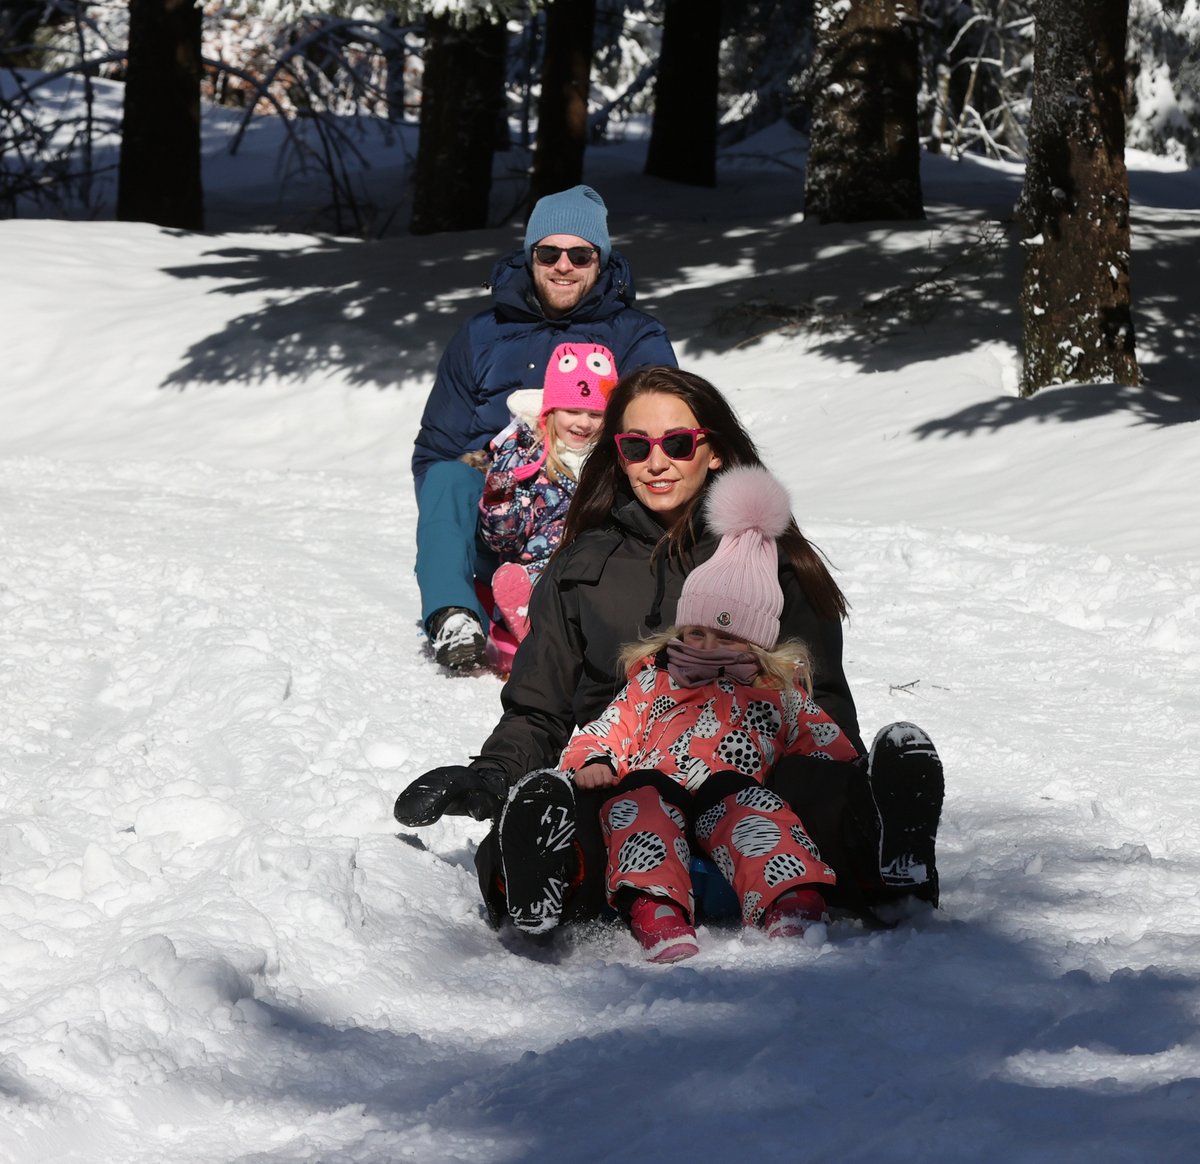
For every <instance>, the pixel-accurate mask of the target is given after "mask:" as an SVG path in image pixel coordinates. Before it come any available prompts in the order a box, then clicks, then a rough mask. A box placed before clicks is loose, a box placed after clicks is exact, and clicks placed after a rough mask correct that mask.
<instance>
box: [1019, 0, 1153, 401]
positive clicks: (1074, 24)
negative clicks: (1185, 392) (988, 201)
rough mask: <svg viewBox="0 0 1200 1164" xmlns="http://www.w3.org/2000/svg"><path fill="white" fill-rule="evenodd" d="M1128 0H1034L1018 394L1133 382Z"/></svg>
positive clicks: (1023, 193)
mask: <svg viewBox="0 0 1200 1164" xmlns="http://www.w3.org/2000/svg"><path fill="white" fill-rule="evenodd" d="M1128 17H1129V4H1128V0H1041V4H1040V5H1039V7H1038V13H1037V37H1036V40H1035V44H1034V65H1033V68H1034V79H1033V108H1032V113H1031V124H1030V131H1029V158H1028V161H1027V162H1026V166H1025V185H1024V187H1023V189H1022V191H1021V201H1020V204H1019V207H1018V211H1019V217H1020V220H1021V224H1022V228H1023V230H1024V232H1025V235H1026V237H1025V240H1024V246H1025V278H1024V283H1023V286H1022V289H1021V316H1022V321H1023V325H1024V340H1025V355H1024V371H1023V377H1022V384H1021V394H1022V395H1023V396H1032V395H1033V393H1035V392H1036V391H1037V390H1038V389H1039V388H1044V387H1046V386H1047V385H1049V384H1063V383H1068V382H1070V383H1095V382H1097V381H1103V382H1116V383H1117V384H1137V383H1139V382H1140V378H1141V377H1140V374H1139V372H1138V366H1137V357H1136V355H1135V352H1134V336H1133V314H1132V310H1131V297H1130V289H1129V245H1130V244H1129V178H1128V175H1127V173H1126V171H1125V36H1126V29H1127V25H1128Z"/></svg>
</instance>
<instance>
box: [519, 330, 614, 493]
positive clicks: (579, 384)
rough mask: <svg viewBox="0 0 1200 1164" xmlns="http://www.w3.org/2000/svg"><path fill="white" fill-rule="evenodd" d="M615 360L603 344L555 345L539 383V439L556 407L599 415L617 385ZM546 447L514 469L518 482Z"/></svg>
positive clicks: (531, 472)
mask: <svg viewBox="0 0 1200 1164" xmlns="http://www.w3.org/2000/svg"><path fill="white" fill-rule="evenodd" d="M617 379H618V377H617V361H616V360H615V359H614V358H613V354H612V352H610V351H609V350H608V348H606V347H605V346H604V345H603V344H585V343H569V344H559V345H558V347H556V348H555V349H554V351H553V352H551V353H550V362H549V363H548V364H547V365H546V378H545V380H544V381H543V382H542V410H541V412H540V413H539V414H538V427H539V428H541V429H542V430H543V431H542V435H543V437H546V436H548V434H547V433H546V432H545V428H546V414H547V413H549V412H553V411H554V409H556V408H572V409H574V408H579V409H583V410H584V411H586V412H603V411H604V406H605V405H606V404H607V403H608V398H609V396H611V395H612V390H613V389H614V388H615V387H616V386H617ZM546 451H547V450H546V445H545V442H544V441H543V444H542V452H541V455H540V456H539V457H538V459H537V460H536V461H533V462H531V463H530V464H528V465H522V466H521V467H520V468H519V469H516V470H514V473H513V475H514V476H515V477H516V478H517V480H518V481H524V480H526V479H527V478H529V477H532V476H533V475H534V474H535V473H536V472H537V471H538V470H539V469H540V468H541V467H542V465H543V463H544V462H545V460H546Z"/></svg>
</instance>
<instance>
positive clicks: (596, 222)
mask: <svg viewBox="0 0 1200 1164" xmlns="http://www.w3.org/2000/svg"><path fill="white" fill-rule="evenodd" d="M552 234H573V235H576V236H577V237H579V238H585V239H587V241H588V242H590V243H591V244H592V246H594V247H596V248H597V249H598V250H599V251H600V266H601V267H604V266H605V265H606V264H607V263H608V256H609V255H610V254H612V242H611V240H610V239H609V237H608V207H607V206H605V205H604V199H603V198H601V197H600V195H599V194H597V193H596V191H595V190H593V189H592V188H591V186H572V187H571V189H570V190H561V191H559V193H557V194H547V195H546V196H545V198H539V199H538V200H537V202H536V203H535V204H534V207H533V213H532V214H530V216H529V222H528V224H527V225H526V227H525V259H526V261H527V262H530V263H532V262H533V248H534V247H535V246H537V244H538V243H540V242H541V241H542V239H544V238H548V237H549V236H550V235H552Z"/></svg>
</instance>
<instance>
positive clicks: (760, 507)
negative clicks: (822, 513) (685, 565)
mask: <svg viewBox="0 0 1200 1164" xmlns="http://www.w3.org/2000/svg"><path fill="white" fill-rule="evenodd" d="M704 512H705V517H706V519H707V522H708V528H709V529H710V530H711V531H712V532H713V533H716V534H719V535H720V537H721V544H720V545H719V546H718V547H717V550H716V553H714V554H713V556H712V557H711V558H709V559H708V561H707V562H703V563H701V565H699V566H697V567H696V568H695V569H694V570H693V571H692V572H691V573H690V574H689V575H688V576H687V578H686V579H685V580H684V583H683V592H682V593H681V594H680V596H679V605H678V606H677V607H676V611H675V625H676V626H680V627H684V626H704V627H711V628H712V629H713V630H719V631H721V632H722V633H724V634H727V635H731V636H732V637H733V638H736V639H742V640H744V641H745V642H748V643H755V644H756V645H757V646H760V647H764V648H766V649H767V650H770V649H771V648H772V647H773V646H775V644H776V642H778V640H779V616H780V615H781V614H782V613H783V591H782V590H781V589H780V586H779V548H778V545H777V543H776V539H777V538H778V537H779V536H780V535H781V534H782V533H783V532H784V530H786V529H787V527H788V523H789V522H790V521H791V518H792V514H791V503H790V501H789V499H788V495H787V490H785V489H784V487H783V486H782V485H781V484H780V483H779V482H778V481H777V480H776V479H775V478H774V477H772V476H771V474H770V473H768V472H767V471H766V469H764V468H762V467H760V466H756V465H745V466H741V467H739V468H735V469H726V470H725V471H724V472H722V473H720V474H719V475H718V476H717V478H716V479H715V480H714V481H713V483H712V484H711V485H710V486H709V488H708V496H707V498H706V499H705V503H704Z"/></svg>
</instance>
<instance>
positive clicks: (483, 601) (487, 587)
mask: <svg viewBox="0 0 1200 1164" xmlns="http://www.w3.org/2000/svg"><path fill="white" fill-rule="evenodd" d="M475 594H476V595H477V597H478V598H479V604H480V606H482V607H483V609H484V610H485V611H487V612H488V628H487V642H486V643H485V644H484V647H483V657H484V659H485V660H486V662H487V665H488V666H489V667H490V668H491V669H492V670H493V671H495V672H496V674H498V675H499V676H501V677H502V678H503V677H506V676H507V675H508V673H509V672H510V671H511V670H512V661H513V656H514V655H515V654H516V653H517V640H516V637H515V636H514V635H513V633H512V631H510V630H509V629H508V627H506V626H505V625H504V623H502V622H496V621H495V619H494V618H493V617H492V615H493V614H494V612H495V610H496V603H495V600H494V599H493V597H492V587H491V584H490V583H488V582H484V581H482V580H481V579H479V578H476V579H475Z"/></svg>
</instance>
